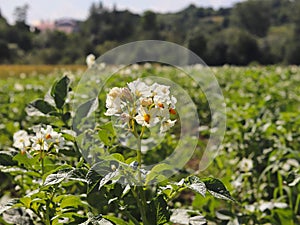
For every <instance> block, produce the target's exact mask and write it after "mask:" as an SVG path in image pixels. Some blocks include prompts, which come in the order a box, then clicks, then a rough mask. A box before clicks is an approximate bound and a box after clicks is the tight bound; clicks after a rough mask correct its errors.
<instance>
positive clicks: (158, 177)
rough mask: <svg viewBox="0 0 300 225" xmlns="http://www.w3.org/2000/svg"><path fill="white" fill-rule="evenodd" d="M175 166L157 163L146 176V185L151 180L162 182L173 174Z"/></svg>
mask: <svg viewBox="0 0 300 225" xmlns="http://www.w3.org/2000/svg"><path fill="white" fill-rule="evenodd" d="M173 170H174V166H171V165H169V164H166V163H160V164H158V165H155V166H154V167H153V168H152V169H151V170H150V172H149V173H148V175H147V177H146V185H147V184H150V183H151V182H162V181H164V180H166V179H167V178H168V177H170V176H171V175H172V174H173Z"/></svg>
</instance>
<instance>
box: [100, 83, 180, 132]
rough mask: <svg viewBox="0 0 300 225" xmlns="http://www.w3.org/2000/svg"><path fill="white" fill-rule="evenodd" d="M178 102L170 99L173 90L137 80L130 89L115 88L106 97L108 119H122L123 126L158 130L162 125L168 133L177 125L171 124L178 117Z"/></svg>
mask: <svg viewBox="0 0 300 225" xmlns="http://www.w3.org/2000/svg"><path fill="white" fill-rule="evenodd" d="M176 103H177V99H176V98H175V97H174V96H170V87H169V86H166V85H160V84H157V83H154V84H153V85H151V86H149V85H147V84H146V83H144V82H142V81H141V80H140V79H137V80H135V81H133V82H130V83H128V84H127V87H123V88H119V87H114V88H112V89H111V90H110V91H109V93H108V94H107V96H106V108H107V110H106V112H105V115H106V116H116V117H119V119H120V120H119V121H120V122H121V123H122V124H121V125H125V124H127V125H128V126H129V127H131V126H132V122H133V121H135V122H136V123H137V124H139V125H141V126H143V127H148V128H151V127H154V126H156V125H157V124H159V123H160V126H161V128H160V132H161V133H164V132H166V131H167V130H168V129H170V128H171V127H173V126H174V125H175V123H176V120H173V121H172V120H170V115H172V114H173V115H175V114H176V111H175V104H176Z"/></svg>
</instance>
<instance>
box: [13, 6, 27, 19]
mask: <svg viewBox="0 0 300 225" xmlns="http://www.w3.org/2000/svg"><path fill="white" fill-rule="evenodd" d="M28 9H29V5H28V4H25V5H23V6H18V7H16V8H15V10H14V17H15V22H16V23H26V20H27V12H28Z"/></svg>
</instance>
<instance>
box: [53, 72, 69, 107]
mask: <svg viewBox="0 0 300 225" xmlns="http://www.w3.org/2000/svg"><path fill="white" fill-rule="evenodd" d="M69 84H70V79H69V78H68V77H67V76H64V77H63V78H62V79H60V80H59V81H57V82H56V83H54V85H53V87H52V89H51V96H52V97H53V98H54V102H55V105H56V107H57V108H58V109H62V107H63V106H64V104H65V100H66V98H67V95H68V91H69Z"/></svg>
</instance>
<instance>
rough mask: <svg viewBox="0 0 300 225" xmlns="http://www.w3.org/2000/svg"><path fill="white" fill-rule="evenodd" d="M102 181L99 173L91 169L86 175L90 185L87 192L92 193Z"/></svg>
mask: <svg viewBox="0 0 300 225" xmlns="http://www.w3.org/2000/svg"><path fill="white" fill-rule="evenodd" d="M100 179H101V175H100V174H99V173H97V172H96V171H95V170H94V169H93V168H91V169H90V170H89V171H88V172H87V174H86V180H87V183H88V190H87V192H88V193H90V192H91V191H92V190H93V189H94V188H95V187H96V185H97V184H98V182H99V181H100Z"/></svg>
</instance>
